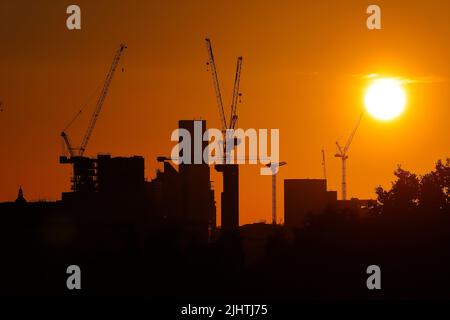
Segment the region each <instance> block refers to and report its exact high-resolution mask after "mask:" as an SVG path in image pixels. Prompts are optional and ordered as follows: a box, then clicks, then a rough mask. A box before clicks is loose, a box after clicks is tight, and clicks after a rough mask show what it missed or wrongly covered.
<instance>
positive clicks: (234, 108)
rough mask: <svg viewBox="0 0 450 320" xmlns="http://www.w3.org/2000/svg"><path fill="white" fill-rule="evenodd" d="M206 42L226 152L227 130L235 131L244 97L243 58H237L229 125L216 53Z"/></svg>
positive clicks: (208, 63) (208, 40)
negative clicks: (242, 91) (242, 81)
mask: <svg viewBox="0 0 450 320" xmlns="http://www.w3.org/2000/svg"><path fill="white" fill-rule="evenodd" d="M205 42H206V49H207V51H208V62H207V65H208V66H210V68H211V75H212V80H213V84H214V91H215V94H216V100H217V106H218V108H219V116H220V125H221V130H222V133H223V134H224V136H225V143H224V146H223V147H224V151H225V152H226V143H227V137H226V131H227V129H235V128H236V123H237V119H238V116H237V104H238V102H239V97H241V96H242V94H241V93H240V92H239V86H240V81H241V70H242V57H238V58H237V62H236V73H235V77H234V86H233V94H232V97H231V108H230V109H231V110H230V120H229V122H228V123H227V121H226V116H225V110H224V107H223V100H222V93H221V91H220V82H219V76H218V74H217V67H216V62H215V60H214V52H213V48H212V43H211V40H210V39H209V38H206V39H205ZM224 156H225V158H226V156H227V155H226V154H225V153H224Z"/></svg>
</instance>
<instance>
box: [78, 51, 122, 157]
mask: <svg viewBox="0 0 450 320" xmlns="http://www.w3.org/2000/svg"><path fill="white" fill-rule="evenodd" d="M126 48H127V47H126V45H124V44H121V45H120V47H119V49H118V50H117V52H116V54H115V55H114V59H113V62H112V64H111V67H110V69H109V71H108V75H107V76H106V80H105V83H104V84H103V89H102V92H101V94H100V97H99V98H98V100H97V104H96V106H95V111H94V113H93V114H92V117H91V120H90V122H89V126H88V129H87V131H86V133H85V135H84V138H83V142H82V143H81V146H80V156H82V155H83V154H84V151H85V150H86V147H87V145H88V143H89V139H90V138H91V136H92V132H93V131H94V128H95V124H96V122H97V119H98V116H99V115H100V111H101V110H102V106H103V104H104V102H105V99H106V96H107V94H108V90H109V87H110V85H111V81H112V79H113V77H114V73H115V71H116V68H117V65H118V64H119V61H120V58H121V57H122V55H123V52H124V50H125V49H126Z"/></svg>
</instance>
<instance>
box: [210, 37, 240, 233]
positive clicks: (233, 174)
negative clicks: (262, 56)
mask: <svg viewBox="0 0 450 320" xmlns="http://www.w3.org/2000/svg"><path fill="white" fill-rule="evenodd" d="M205 41H206V48H207V51H208V62H207V65H208V66H210V68H211V75H212V80H213V84H214V90H215V94H216V100H217V106H218V108H219V116H220V126H221V129H222V135H223V136H224V142H223V150H224V152H223V156H224V159H225V164H217V165H216V166H215V169H216V170H217V171H218V172H222V181H223V191H222V194H221V199H222V201H221V215H222V229H223V230H224V231H225V232H228V231H229V230H235V229H237V228H238V227H239V166H238V164H231V163H229V160H230V155H229V154H228V150H227V149H228V148H227V145H230V146H231V145H232V146H235V145H236V144H237V143H239V142H238V141H236V142H235V140H234V138H233V137H229V136H228V132H230V131H229V129H234V128H235V126H236V122H237V118H238V116H237V112H236V110H237V104H238V100H239V97H240V96H241V94H240V93H239V85H240V80H241V69H242V57H238V58H237V64H236V74H235V78H234V86H233V95H232V98H231V110H230V121H229V123H227V121H226V117H225V111H224V108H223V101H222V93H221V91H220V83H219V77H218V75H217V67H216V63H215V61H214V53H213V49H212V44H211V40H210V39H208V38H206V39H205Z"/></svg>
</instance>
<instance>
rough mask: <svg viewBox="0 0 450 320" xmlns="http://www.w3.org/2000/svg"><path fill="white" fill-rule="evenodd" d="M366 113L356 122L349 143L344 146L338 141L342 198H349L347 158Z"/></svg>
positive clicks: (337, 154) (336, 155)
mask: <svg viewBox="0 0 450 320" xmlns="http://www.w3.org/2000/svg"><path fill="white" fill-rule="evenodd" d="M363 115H364V112H362V113H361V115H360V116H359V119H358V122H357V123H356V126H355V128H354V129H353V131H352V133H351V134H350V136H349V137H348V140H347V143H346V144H345V146H344V147H341V146H340V145H339V142H337V141H336V147H337V150H336V154H335V155H334V156H335V157H336V158H341V160H342V200H347V159H348V148H349V147H350V144H351V143H352V141H353V137H354V136H355V133H356V130H358V127H359V125H360V123H361V119H362V117H363Z"/></svg>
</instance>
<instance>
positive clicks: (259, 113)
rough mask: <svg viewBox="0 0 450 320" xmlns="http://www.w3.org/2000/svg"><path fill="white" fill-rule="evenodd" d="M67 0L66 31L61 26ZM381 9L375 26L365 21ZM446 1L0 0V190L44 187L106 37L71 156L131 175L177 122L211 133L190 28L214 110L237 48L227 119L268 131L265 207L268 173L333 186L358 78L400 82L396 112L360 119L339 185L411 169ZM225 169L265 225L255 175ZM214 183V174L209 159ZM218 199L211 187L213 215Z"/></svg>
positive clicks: (418, 168)
mask: <svg viewBox="0 0 450 320" xmlns="http://www.w3.org/2000/svg"><path fill="white" fill-rule="evenodd" d="M70 4H78V5H79V6H80V7H81V13H82V29H81V30H80V31H69V30H67V28H66V17H67V14H66V8H67V6H68V5H70ZM369 4H377V5H379V6H380V7H381V13H382V29H381V30H374V31H370V30H368V29H367V28H366V18H367V14H366V8H367V6H368V5H369ZM449 12H450V1H446V0H442V1H417V0H409V1H399V0H391V1H379V0H377V1H373V2H368V1H359V0H355V1H340V0H335V1H330V0H321V1H318V0H316V1H300V0H297V1H206V0H201V1H167V0H164V1H112V0H108V1H81V0H77V1H70V2H69V1H20V0H15V1H12V0H3V1H1V2H0V46H1V50H0V70H1V71H0V100H2V101H3V102H4V105H3V109H4V110H3V112H1V113H0V146H1V149H0V155H1V156H0V201H11V200H14V199H15V198H16V196H17V189H18V188H19V186H20V185H22V186H23V189H24V192H25V196H26V198H27V199H28V200H38V199H48V200H56V199H59V198H60V193H61V192H62V191H68V190H69V188H70V171H71V170H70V167H69V166H67V165H60V164H59V163H58V156H59V155H60V154H61V151H62V143H61V139H60V137H59V133H60V131H61V130H62V129H63V128H64V127H65V126H66V125H67V124H68V123H69V121H70V120H71V119H72V118H73V116H74V115H75V114H76V113H77V112H78V110H79V109H80V108H82V107H83V106H84V105H86V104H87V106H86V108H85V109H84V110H83V113H82V115H81V116H80V117H79V118H78V119H77V121H76V122H75V123H74V124H73V125H72V126H71V127H70V129H69V130H68V134H69V135H70V137H71V139H72V140H73V142H74V144H79V143H80V142H81V138H82V136H83V134H84V132H85V130H86V128H87V125H88V121H89V118H90V115H91V113H92V111H93V108H94V105H95V101H96V98H97V96H98V94H99V89H100V88H99V87H100V86H101V84H102V82H103V81H104V78H105V76H106V72H107V70H108V68H109V66H110V64H111V60H112V57H113V54H114V52H115V50H116V49H117V47H118V45H119V43H121V42H124V43H126V44H127V45H128V50H127V51H126V53H125V56H124V59H123V62H122V63H121V67H122V66H123V67H124V72H123V73H122V72H121V71H120V70H119V71H118V72H117V73H116V75H115V78H114V79H113V83H112V85H111V89H110V91H109V94H108V97H107V100H106V103H105V105H104V108H103V110H102V114H101V115H100V119H99V121H98V123H97V126H96V128H95V131H94V133H93V136H92V139H91V141H90V144H89V146H88V149H87V151H86V154H87V155H91V156H93V155H95V154H97V153H110V154H112V155H114V156H119V155H127V156H128V155H134V154H137V155H143V156H144V157H145V159H146V160H145V164H146V176H147V178H148V179H151V178H153V177H154V176H155V170H156V169H157V168H160V165H159V164H158V163H157V162H156V156H158V155H169V153H170V150H171V148H172V147H173V145H174V143H173V142H171V141H170V134H171V132H172V130H174V129H175V128H176V127H177V123H178V120H179V119H193V118H195V119H200V118H202V119H206V120H207V123H208V127H216V128H219V127H220V126H219V115H218V111H217V106H216V101H215V97H214V90H213V86H212V81H211V75H210V73H209V72H208V71H207V68H206V64H205V63H206V61H207V53H206V48H205V44H204V38H205V37H206V36H208V37H210V38H211V39H212V41H213V45H214V51H215V56H216V63H217V67H218V71H219V78H220V81H221V85H222V92H223V95H224V104H225V106H226V108H227V110H226V111H227V112H229V110H228V106H229V101H230V98H231V91H232V84H233V80H234V71H235V63H236V57H237V56H238V55H242V56H243V57H244V60H243V69H242V76H241V77H242V78H241V91H242V93H243V96H242V103H241V104H239V106H238V115H239V122H238V126H239V127H241V128H279V129H280V160H284V161H287V162H288V165H287V166H285V167H283V168H282V169H281V170H280V173H279V175H278V186H279V188H278V210H279V217H280V216H282V214H281V213H282V212H283V201H282V199H283V188H282V185H283V179H285V178H321V177H322V167H321V149H322V148H323V149H325V152H326V162H327V174H328V188H329V189H331V190H338V191H339V196H340V189H341V188H340V182H341V169H340V164H341V163H340V159H337V158H334V157H333V155H334V152H335V146H334V143H335V141H336V140H337V139H340V140H339V141H340V142H341V143H345V140H346V139H347V137H348V135H349V134H350V132H351V131H352V129H353V127H354V125H355V123H356V121H357V119H358V116H359V114H360V113H361V112H362V110H363V109H364V105H363V99H364V91H365V89H366V87H367V85H368V84H369V82H370V79H368V78H367V77H366V75H368V74H372V73H377V74H381V75H384V76H388V77H389V76H390V77H398V78H401V79H404V80H405V84H404V88H405V91H406V94H407V101H408V102H407V105H406V109H405V111H404V112H403V114H402V115H401V116H399V117H398V118H396V119H394V120H392V121H387V122H383V121H380V120H377V119H375V118H373V117H371V116H365V117H364V118H363V120H362V123H361V126H360V128H359V130H358V132H357V134H356V136H355V138H354V141H353V143H352V145H351V147H350V150H349V160H348V162H347V166H348V196H349V197H360V198H370V197H371V198H373V197H375V194H374V188H375V187H376V186H378V185H382V186H384V187H389V185H390V181H392V180H393V174H392V172H393V170H394V169H395V168H396V166H397V164H402V166H403V167H404V168H406V169H409V170H411V171H413V172H416V173H424V172H426V171H429V170H431V169H432V168H433V166H434V163H435V161H436V160H438V159H440V158H445V157H448V156H450V154H449V151H450V148H449V147H450V139H449V137H450V126H448V119H450V108H449V102H448V101H449V98H450V90H449V89H450V87H449V78H450V62H449V61H450V60H449V57H450V20H449V19H450V18H449ZM259 168H260V167H259V166H257V165H247V166H241V167H240V173H241V176H240V223H241V224H244V223H249V222H255V221H260V220H267V221H270V219H271V218H270V216H271V198H270V195H271V193H270V191H271V178H270V177H268V176H261V175H259ZM212 179H213V180H214V182H215V183H214V185H215V189H216V191H217V192H218V191H220V190H221V179H220V176H219V175H218V174H217V173H214V172H213V170H212ZM219 198H220V197H219V196H218V194H216V199H217V201H218V202H217V205H218V211H219V208H220V203H219Z"/></svg>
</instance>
